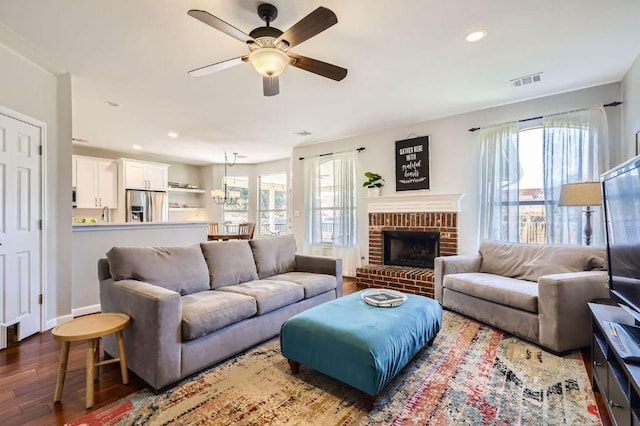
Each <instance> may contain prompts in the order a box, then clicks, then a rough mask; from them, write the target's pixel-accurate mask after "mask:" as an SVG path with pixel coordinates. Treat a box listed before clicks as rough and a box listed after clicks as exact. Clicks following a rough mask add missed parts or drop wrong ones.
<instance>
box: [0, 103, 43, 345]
mask: <svg viewBox="0 0 640 426" xmlns="http://www.w3.org/2000/svg"><path fill="white" fill-rule="evenodd" d="M0 114H2V115H5V116H7V117H9V118H12V119H14V120H17V121H22V122H23V123H26V124H29V125H31V126H34V127H37V128H38V129H40V146H41V147H42V151H41V155H40V220H41V223H42V227H41V229H40V271H39V273H40V277H39V278H40V280H39V281H40V294H41V295H42V303H41V304H40V332H43V331H44V330H46V323H47V320H46V318H47V271H48V267H47V266H48V264H47V228H48V227H47V220H46V219H47V186H46V182H47V179H46V178H47V161H46V159H47V146H48V144H47V123H45V122H43V121H40V120H37V119H35V118H33V117H30V116H28V115H25V114H22V113H20V112H17V111H14V110H12V109H9V108H6V107H4V106H2V105H0ZM0 339H1V340H0V348H2V347H3V344H4V347H6V344H7V343H8V342H7V335H6V329H5V328H4V327H0Z"/></svg>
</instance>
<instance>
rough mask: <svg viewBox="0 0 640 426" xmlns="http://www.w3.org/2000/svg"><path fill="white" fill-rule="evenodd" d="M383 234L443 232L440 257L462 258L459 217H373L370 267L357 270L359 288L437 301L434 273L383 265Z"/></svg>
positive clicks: (370, 238) (387, 214) (373, 214)
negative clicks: (376, 289) (456, 255)
mask: <svg viewBox="0 0 640 426" xmlns="http://www.w3.org/2000/svg"><path fill="white" fill-rule="evenodd" d="M382 231H418V232H440V256H450V255H455V254H458V214H457V213H455V212H446V213H437V212H436V213H432V212H429V213H427V212H417V213H369V264H368V265H365V266H363V267H361V268H357V269H356V279H357V286H358V287H362V288H369V287H375V288H389V289H393V290H399V291H402V292H405V293H412V294H420V295H422V296H428V297H433V278H434V277H433V270H432V269H426V268H410V267H404V266H388V265H383V261H382V259H383V253H382V246H383V241H382V240H383V238H382Z"/></svg>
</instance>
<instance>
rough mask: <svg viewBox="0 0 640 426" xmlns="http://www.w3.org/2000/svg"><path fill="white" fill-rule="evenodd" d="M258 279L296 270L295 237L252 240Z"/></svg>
mask: <svg viewBox="0 0 640 426" xmlns="http://www.w3.org/2000/svg"><path fill="white" fill-rule="evenodd" d="M249 244H251V250H253V258H254V259H255V262H256V268H257V270H258V277H260V279H262V278H266V277H270V276H272V275H276V274H282V273H284V272H291V271H293V270H295V269H296V239H295V237H294V236H293V235H280V236H277V237H267V238H258V239H255V240H250V241H249Z"/></svg>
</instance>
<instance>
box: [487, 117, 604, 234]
mask: <svg viewBox="0 0 640 426" xmlns="http://www.w3.org/2000/svg"><path fill="white" fill-rule="evenodd" d="M480 139H481V142H482V149H481V178H480V205H481V206H482V208H481V209H480V210H479V212H480V226H479V236H480V239H492V240H502V241H513V242H521V243H538V244H581V243H582V241H583V232H582V230H583V228H584V225H585V219H584V217H585V216H584V214H583V213H582V210H583V208H582V207H562V206H558V202H559V198H560V190H561V188H562V186H563V185H564V184H567V183H577V182H593V181H598V178H599V170H600V169H601V168H603V167H602V166H603V165H604V166H605V167H606V156H605V155H603V154H602V149H601V147H602V146H606V145H607V142H606V141H607V122H606V114H605V113H604V109H603V108H602V107H594V108H591V109H585V110H579V111H573V112H569V113H564V114H556V115H552V116H549V117H544V118H543V119H542V126H541V127H535V128H528V129H524V130H520V128H519V124H518V123H515V122H511V123H505V124H503V125H497V126H490V127H488V128H484V129H481V132H480ZM594 213H595V216H594V223H600V221H601V219H600V212H599V210H596V211H595V212H594ZM600 228H601V227H597V228H594V233H593V235H594V242H595V243H596V244H602V242H603V240H602V236H603V232H602V231H603V230H602V229H600Z"/></svg>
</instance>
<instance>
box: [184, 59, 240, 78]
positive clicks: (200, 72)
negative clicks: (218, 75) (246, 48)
mask: <svg viewBox="0 0 640 426" xmlns="http://www.w3.org/2000/svg"><path fill="white" fill-rule="evenodd" d="M246 60H247V56H239V57H237V58H233V59H227V60H226V61H222V62H216V63H215V64H211V65H206V66H204V67H201V68H196V69H195V70H191V71H189V72H188V74H189V75H190V76H191V77H202V76H205V75H209V74H212V73H214V72H217V71H222V70H226V69H227V68H231V67H235V66H236V65H240V64H241V63H243V62H244V61H246Z"/></svg>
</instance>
